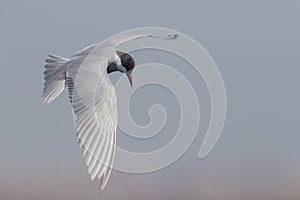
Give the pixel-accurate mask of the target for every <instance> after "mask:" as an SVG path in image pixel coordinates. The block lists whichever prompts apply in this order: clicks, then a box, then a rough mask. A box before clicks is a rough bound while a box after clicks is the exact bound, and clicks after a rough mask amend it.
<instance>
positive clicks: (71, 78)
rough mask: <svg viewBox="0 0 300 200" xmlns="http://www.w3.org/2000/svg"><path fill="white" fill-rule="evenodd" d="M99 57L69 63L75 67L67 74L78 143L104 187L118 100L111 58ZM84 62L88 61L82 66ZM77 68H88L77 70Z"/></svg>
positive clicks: (112, 142) (92, 174) (111, 152)
mask: <svg viewBox="0 0 300 200" xmlns="http://www.w3.org/2000/svg"><path fill="white" fill-rule="evenodd" d="M81 54H82V55H83V53H79V54H78V55H79V57H78V56H77V57H74V58H73V59H82V58H81V57H80V55H81ZM84 55H85V54H84ZM98 59H99V60H98V61H97V60H95V57H93V58H92V61H91V62H89V60H87V58H85V60H84V61H83V60H81V61H73V65H72V66H69V67H71V68H73V69H71V70H69V71H71V72H72V73H67V77H66V86H67V88H68V93H69V99H70V103H71V106H72V109H73V116H74V121H75V124H76V129H77V139H78V143H79V145H80V147H81V149H82V154H83V157H84V159H85V163H86V165H87V167H88V172H89V174H90V176H91V179H92V180H94V179H95V178H96V177H97V178H98V179H101V185H100V188H101V190H102V189H103V188H104V187H103V179H104V178H103V177H104V175H105V180H106V179H107V178H108V177H107V174H110V171H111V167H112V161H113V157H114V153H115V142H116V141H115V137H116V127H117V108H116V103H117V102H116V95H115V91H114V87H113V85H112V83H111V81H110V79H109V77H108V75H107V73H106V67H107V63H108V60H107V59H104V58H103V57H101V56H99V57H98ZM83 62H85V63H84V64H83V65H82V63H83ZM71 64H72V62H71ZM74 65H75V66H74ZM91 65H92V66H91ZM76 67H77V68H79V67H86V68H83V69H74V68H76ZM80 70H82V71H80ZM78 73H82V74H79V76H81V77H80V78H79V79H78ZM86 87H89V88H86ZM93 87H94V88H93ZM78 88H80V92H79V90H78ZM91 93H94V94H91ZM90 98H95V99H94V100H91V99H90ZM86 101H88V102H87V103H86ZM91 102H92V104H91ZM105 184H106V183H105ZM104 186H105V185H104Z"/></svg>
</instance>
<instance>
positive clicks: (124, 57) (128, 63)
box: [117, 51, 135, 71]
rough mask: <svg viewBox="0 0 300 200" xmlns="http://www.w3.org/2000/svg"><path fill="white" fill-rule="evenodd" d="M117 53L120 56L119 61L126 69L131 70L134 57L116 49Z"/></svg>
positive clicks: (133, 65)
mask: <svg viewBox="0 0 300 200" xmlns="http://www.w3.org/2000/svg"><path fill="white" fill-rule="evenodd" d="M117 54H118V56H119V57H120V59H121V63H122V65H123V66H124V67H125V68H126V70H127V71H130V70H133V68H134V67H135V62H134V59H133V58H132V57H131V56H130V55H129V54H127V53H124V52H122V51H117Z"/></svg>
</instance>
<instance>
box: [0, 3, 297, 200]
mask: <svg viewBox="0 0 300 200" xmlns="http://www.w3.org/2000/svg"><path fill="white" fill-rule="evenodd" d="M299 10H300V2H299V1H296V0H294V1H292V0H289V1H271V0H266V1H259V0H254V1H237V0H236V1H233V0H229V1H182V2H180V3H178V2H175V1H163V2H161V1H156V0H152V1H145V2H144V3H143V2H142V1H126V2H125V1H122V2H119V3H118V2H117V1H110V2H108V1H106V2H105V3H104V2H102V3H101V1H90V2H88V1H82V2H80V3H79V2H74V1H58V0H52V1H48V2H46V1H37V0H28V1H23V2H21V1H19V2H16V1H7V0H2V1H1V7H0V27H1V28H0V32H1V37H0V55H1V73H0V77H1V78H0V90H1V104H0V110H1V112H0V113H1V114H0V117H1V118H0V119H1V129H0V131H1V133H0V142H1V145H0V160H1V163H0V199H3V200H15V199H20V200H21V199H22V200H37V199H44V200H52V199H55V200H68V199H70V200H71V199H72V200H77V199H78V200H79V199H112V200H113V199H123V200H126V199H131V200H134V199H203V200H224V199H225V200H227V199H228V200H248V199H249V200H250V199H251V200H252V199H264V200H268V199H270V200H271V199H272V200H277V199H278V200H283V199H284V200H296V199H300V192H299V188H300V171H299V169H300V135H299V132H300V131H299V130H300V125H299V124H300V123H299V120H300V117H299V113H300V107H299V102H300V94H299V91H300V80H299V78H298V77H299V73H300V68H299V67H300V65H299V64H300V56H299V53H300V40H299V39H300V38H299V37H300V28H299V27H300V13H299ZM144 26H160V27H166V28H171V29H175V30H178V31H180V32H183V33H185V34H187V35H189V36H190V37H192V38H194V39H195V40H197V41H198V42H199V43H200V44H202V45H203V46H204V48H206V50H207V51H208V52H209V53H210V55H211V56H212V57H213V59H214V60H215V62H216V64H217V65H218V67H219V70H220V72H221V74H222V76H223V79H224V83H225V87H226V90H227V98H228V112H227V119H226V124H225V127H224V130H223V133H222V136H221V138H220V141H219V142H218V144H217V146H216V147H215V149H214V150H213V152H212V153H211V154H210V155H209V156H208V157H207V158H205V159H204V160H198V159H197V155H198V150H199V146H200V145H201V143H202V141H203V136H204V134H205V130H206V128H207V126H208V122H209V117H210V116H209V113H210V110H209V106H210V102H209V96H208V92H207V90H206V87H205V84H204V82H203V80H202V79H201V78H200V77H197V76H195V75H194V74H193V72H192V71H185V70H184V69H188V70H189V69H190V68H189V65H188V64H187V63H185V62H183V61H182V60H180V59H178V58H174V56H172V55H170V54H167V53H164V54H161V52H157V51H152V50H151V51H150V50H149V51H142V52H136V53H134V54H133V55H134V57H135V58H136V61H137V63H138V64H143V63H147V62H160V63H164V64H168V65H170V66H173V67H174V68H175V69H177V70H179V71H180V70H181V71H182V73H185V74H186V76H187V78H188V79H189V80H190V81H191V83H192V84H193V86H194V88H195V90H196V93H197V96H198V98H199V99H200V107H201V116H202V119H201V122H200V123H201V124H200V129H199V132H198V136H197V138H196V140H195V141H194V143H193V145H192V146H191V148H190V149H189V150H188V151H187V152H186V153H185V154H184V156H183V157H182V158H181V159H179V160H178V161H177V162H176V163H175V164H173V165H171V166H170V167H168V168H165V169H163V170H160V171H158V172H155V173H149V174H143V175H132V174H125V173H121V172H117V171H113V173H112V175H111V178H110V180H109V183H108V185H107V187H106V189H105V191H104V192H103V193H101V194H100V195H99V194H98V193H97V190H98V182H97V181H94V182H90V180H89V176H88V174H87V169H86V167H85V164H84V161H83V158H82V156H81V152H80V149H79V147H78V145H77V143H76V139H75V128H74V124H73V121H72V113H71V109H70V108H69V102H68V100H67V95H66V93H63V95H61V96H60V97H59V98H58V99H57V100H56V101H55V102H53V103H52V104H49V105H43V104H41V99H40V96H41V90H42V84H43V79H42V78H43V76H42V73H43V65H44V59H45V58H46V56H47V54H48V53H54V54H57V55H61V56H65V57H68V56H70V55H72V54H73V53H74V52H76V51H78V50H80V49H81V48H83V47H85V46H87V45H89V44H91V43H94V42H99V41H101V40H104V39H106V38H107V37H109V36H110V35H112V34H115V33H118V32H120V31H124V30H127V29H130V28H136V27H144ZM173 59H174V60H173ZM119 76H120V75H119V74H115V75H113V76H112V79H113V80H116V79H117V78H118V77H119ZM150 97H151V98H150ZM153 103H161V104H163V105H164V106H165V107H166V109H167V111H168V112H169V116H171V117H170V118H169V119H168V120H169V121H167V124H166V127H165V128H164V130H163V131H162V133H161V134H160V136H158V137H157V138H153V139H152V140H151V141H148V142H147V141H139V140H133V139H132V138H129V137H128V136H126V135H124V134H122V133H121V132H118V143H119V144H120V145H121V146H123V147H124V148H125V147H126V148H128V149H129V150H133V149H136V150H137V151H147V150H149V149H152V148H153V149H155V147H157V146H161V145H163V144H165V143H166V142H167V141H169V139H170V138H172V134H170V133H172V132H173V131H174V130H176V128H177V127H178V120H179V118H178V115H179V111H178V103H177V101H176V99H175V98H174V96H172V95H171V94H170V92H168V91H167V90H165V89H164V88H161V87H158V86H149V87H145V88H143V89H142V90H139V91H138V92H137V93H136V94H135V96H134V97H133V100H132V104H131V111H132V115H133V117H134V118H135V119H136V120H137V123H140V124H146V123H147V122H148V121H147V120H148V118H147V109H148V108H149V105H151V104H153ZM132 105H133V106H132Z"/></svg>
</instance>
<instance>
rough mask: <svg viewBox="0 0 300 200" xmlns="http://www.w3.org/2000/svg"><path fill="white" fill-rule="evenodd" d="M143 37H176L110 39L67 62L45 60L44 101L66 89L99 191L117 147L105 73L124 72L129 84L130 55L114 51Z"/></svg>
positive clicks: (114, 113)
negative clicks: (97, 181)
mask: <svg viewBox="0 0 300 200" xmlns="http://www.w3.org/2000/svg"><path fill="white" fill-rule="evenodd" d="M143 37H152V38H159V39H173V38H175V37H176V35H173V36H170V35H169V36H167V37H158V36H153V35H150V34H133V35H125V36H122V37H112V38H109V39H107V40H105V41H103V42H101V43H99V44H94V45H91V46H88V47H87V48H85V49H83V50H81V51H79V52H77V53H75V54H74V55H73V56H72V57H71V58H70V59H65V58H62V57H58V56H54V55H49V58H48V59H46V63H47V64H46V65H45V72H44V79H45V84H44V90H43V95H42V99H43V102H44V103H50V102H51V101H53V100H54V99H55V98H56V97H57V96H58V95H59V94H60V93H61V92H62V91H63V90H64V88H65V87H66V88H67V90H68V94H69V99H70V103H71V107H72V110H73V118H74V121H75V125H76V129H77V139H78V142H79V144H80V147H81V149H82V153H83V156H84V158H85V162H86V165H87V166H88V172H89V174H90V176H91V179H92V180H94V179H95V178H96V177H97V178H98V179H101V183H100V191H101V190H102V189H104V187H105V185H106V183H107V180H108V178H109V175H110V172H111V168H112V163H113V158H114V153H115V144H116V129H117V99H116V94H115V91H114V87H113V85H112V83H111V81H110V79H109V77H108V73H112V72H115V71H119V72H122V73H126V75H127V76H128V79H129V81H130V84H131V85H132V80H131V73H132V70H133V68H134V66H135V62H134V60H133V58H132V57H131V56H130V55H128V54H126V53H124V52H121V51H118V50H117V49H116V48H117V46H118V45H120V44H122V43H124V42H127V41H129V40H133V39H139V38H143Z"/></svg>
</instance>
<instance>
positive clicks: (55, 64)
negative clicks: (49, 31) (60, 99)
mask: <svg viewBox="0 0 300 200" xmlns="http://www.w3.org/2000/svg"><path fill="white" fill-rule="evenodd" d="M67 61H69V60H68V59H66V58H62V57H59V56H55V55H49V58H47V59H46V65H45V71H44V80H45V83H44V89H43V94H42V101H43V103H50V102H51V101H53V100H54V99H55V98H56V97H57V96H58V95H59V94H60V93H61V92H62V91H63V90H64V88H65V74H66V67H65V66H64V64H65V63H66V62H67Z"/></svg>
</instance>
